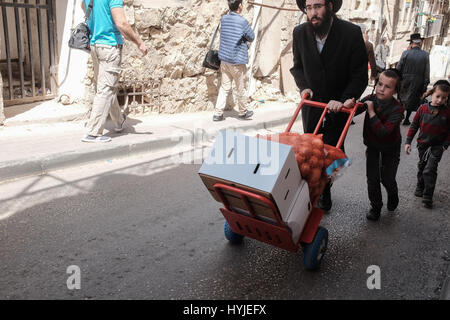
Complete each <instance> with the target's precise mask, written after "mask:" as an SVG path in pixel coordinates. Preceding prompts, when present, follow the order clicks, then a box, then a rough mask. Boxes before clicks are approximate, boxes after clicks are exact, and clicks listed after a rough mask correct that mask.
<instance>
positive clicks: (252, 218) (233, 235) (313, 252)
mask: <svg viewBox="0 0 450 320" xmlns="http://www.w3.org/2000/svg"><path fill="white" fill-rule="evenodd" d="M306 98H307V96H306V95H305V96H303V98H302V100H301V102H300V104H299V105H298V107H297V109H296V111H295V113H294V115H293V117H292V119H291V121H290V122H289V124H288V126H287V128H286V131H285V132H290V131H291V128H292V126H293V125H294V122H295V121H296V119H297V117H298V114H299V113H300V110H301V109H302V108H303V106H311V107H317V108H323V109H324V111H323V112H322V115H321V117H320V120H319V122H318V123H317V126H316V128H315V130H314V134H317V133H318V131H319V129H320V126H321V125H322V122H323V119H324V118H325V115H326V113H327V111H328V110H327V108H326V107H327V104H326V103H321V102H316V101H312V100H307V99H306ZM360 105H361V104H360V103H358V104H356V105H355V106H354V107H353V108H352V109H346V108H342V109H341V110H340V112H345V113H348V114H349V117H348V119H347V122H346V124H345V127H344V129H343V131H342V133H341V136H340V138H339V141H338V143H337V145H336V147H337V148H340V147H341V146H342V143H343V142H344V139H345V136H346V135H347V132H348V129H349V127H350V124H351V121H352V119H353V116H354V115H355V112H356V110H357V109H358V107H359V106H360ZM214 190H215V192H216V193H217V195H218V197H219V198H220V200H221V201H222V203H223V205H224V208H221V209H220V211H221V212H222V214H223V216H224V217H225V220H226V222H225V236H226V237H227V239H228V240H230V241H231V242H233V243H238V242H240V241H242V238H243V237H244V236H247V237H250V238H253V239H256V240H259V241H262V242H265V243H268V244H270V245H273V246H276V247H279V248H282V249H285V250H288V251H291V252H297V251H298V249H299V248H300V246H301V247H303V250H304V259H303V262H304V264H305V266H306V267H307V269H316V268H318V267H319V265H320V262H321V260H322V258H323V255H324V254H325V251H326V248H327V244H328V231H327V230H326V229H325V228H323V227H319V223H320V221H321V219H322V216H323V214H324V211H323V210H322V209H320V208H317V207H316V204H317V202H318V199H319V196H317V197H316V198H315V199H311V200H312V201H311V203H312V204H313V205H312V208H311V210H310V212H309V216H308V219H307V221H306V224H305V226H304V227H303V230H302V233H301V235H300V238H299V240H298V241H297V243H294V241H293V240H292V234H291V230H290V228H289V227H288V226H287V225H286V224H285V223H284V222H283V221H282V220H281V218H280V216H279V214H278V213H277V208H276V205H275V204H274V203H273V201H272V200H270V199H268V198H266V197H264V196H261V195H258V194H255V193H253V192H249V191H245V190H242V189H240V188H236V187H233V186H228V185H225V184H222V183H216V184H215V185H214ZM224 190H227V191H231V192H233V193H235V194H237V195H239V196H240V197H241V199H242V201H243V203H244V204H245V206H246V208H247V212H248V213H249V214H250V215H249V216H248V215H245V214H242V213H238V212H237V211H235V210H234V209H233V208H231V207H230V204H229V202H228V200H227V198H226V197H225V195H224V193H223V191H224ZM249 198H252V199H255V200H258V201H261V202H263V203H264V204H266V205H267V207H269V208H270V209H271V210H272V213H273V216H274V217H275V219H276V224H271V223H269V222H265V221H263V220H261V219H258V217H257V213H256V212H255V210H254V208H253V207H252V205H251V204H250V202H249Z"/></svg>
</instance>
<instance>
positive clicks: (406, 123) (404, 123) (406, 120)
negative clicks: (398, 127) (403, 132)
mask: <svg viewBox="0 0 450 320" xmlns="http://www.w3.org/2000/svg"><path fill="white" fill-rule="evenodd" d="M410 124H411V122H409V120H408V119H405V121H403V125H404V126H409V125H410Z"/></svg>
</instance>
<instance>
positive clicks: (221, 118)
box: [213, 115, 225, 121]
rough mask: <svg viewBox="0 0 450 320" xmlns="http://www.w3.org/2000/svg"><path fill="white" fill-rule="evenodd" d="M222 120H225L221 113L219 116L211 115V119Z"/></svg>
mask: <svg viewBox="0 0 450 320" xmlns="http://www.w3.org/2000/svg"><path fill="white" fill-rule="evenodd" d="M223 120H225V118H224V117H223V115H221V116H214V117H213V121H223Z"/></svg>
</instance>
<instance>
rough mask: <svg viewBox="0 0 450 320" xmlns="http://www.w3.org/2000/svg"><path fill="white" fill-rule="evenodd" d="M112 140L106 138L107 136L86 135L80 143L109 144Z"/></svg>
mask: <svg viewBox="0 0 450 320" xmlns="http://www.w3.org/2000/svg"><path fill="white" fill-rule="evenodd" d="M111 140H112V139H111V137H107V136H98V137H96V136H91V135H86V136H84V137H83V139H81V141H83V142H110V141H111Z"/></svg>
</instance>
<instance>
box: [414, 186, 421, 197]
mask: <svg viewBox="0 0 450 320" xmlns="http://www.w3.org/2000/svg"><path fill="white" fill-rule="evenodd" d="M414 195H415V196H416V197H419V198H422V197H423V189H420V188H416V191H414Z"/></svg>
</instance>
